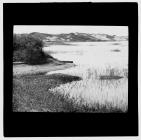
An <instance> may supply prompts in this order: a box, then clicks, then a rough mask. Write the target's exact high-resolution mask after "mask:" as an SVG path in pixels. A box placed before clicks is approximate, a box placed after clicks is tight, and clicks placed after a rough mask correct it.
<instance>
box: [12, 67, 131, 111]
mask: <svg viewBox="0 0 141 140" xmlns="http://www.w3.org/2000/svg"><path fill="white" fill-rule="evenodd" d="M97 72H98V71H97ZM97 72H96V71H93V70H92V69H91V70H90V69H89V70H88V71H86V73H83V74H84V75H85V77H84V76H82V75H81V76H79V75H78V74H76V75H75V73H74V72H73V74H74V76H72V75H73V74H59V73H56V74H50V75H44V74H41V73H39V74H34V75H33V74H26V75H16V76H14V78H13V111H18V112H96V113H98V112H101V113H105V112H126V111H127V110H128V102H127V100H128V98H127V97H126V96H127V95H128V93H127V91H126V85H124V84H123V83H124V82H122V79H121V81H119V80H116V81H115V80H111V79H110V80H109V79H108V80H106V79H105V80H101V79H98V78H96V77H98V76H99V77H100V76H101V74H99V73H97ZM114 72H115V73H112V72H111V71H108V72H106V73H105V75H107V76H110V77H111V76H112V77H114V76H117V75H116V74H118V75H119V71H118V72H116V71H115V70H114ZM121 74H122V73H121ZM123 74H124V75H126V74H125V73H123ZM124 75H122V76H124ZM95 76H96V77H95ZM124 80H125V81H127V78H126V79H124ZM111 91H112V92H111ZM124 91H125V92H124ZM85 95H90V96H89V97H91V99H93V100H91V99H88V101H90V102H87V96H85Z"/></svg>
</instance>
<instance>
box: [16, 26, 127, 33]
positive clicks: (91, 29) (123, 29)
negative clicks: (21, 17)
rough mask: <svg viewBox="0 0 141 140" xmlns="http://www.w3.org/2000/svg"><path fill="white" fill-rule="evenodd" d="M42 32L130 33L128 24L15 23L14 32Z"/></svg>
mask: <svg viewBox="0 0 141 140" xmlns="http://www.w3.org/2000/svg"><path fill="white" fill-rule="evenodd" d="M31 32H40V33H48V34H60V33H72V32H82V33H106V34H109V35H120V36H127V35H128V26H67V25H66V26H61V25H60V26H52V25H37V26H33V25H26V26H25V25H15V26H14V33H19V34H20V33H31Z"/></svg>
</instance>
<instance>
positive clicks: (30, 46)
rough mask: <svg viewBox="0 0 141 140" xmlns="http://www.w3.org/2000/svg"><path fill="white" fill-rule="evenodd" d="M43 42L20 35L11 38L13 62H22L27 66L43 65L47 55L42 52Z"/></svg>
mask: <svg viewBox="0 0 141 140" xmlns="http://www.w3.org/2000/svg"><path fill="white" fill-rule="evenodd" d="M43 45H44V44H43V41H42V40H40V39H39V38H37V37H34V36H31V35H27V34H22V35H15V34H14V36H13V50H14V52H13V61H22V62H25V63H27V64H34V65H35V64H43V63H46V62H47V58H49V55H45V54H44V53H43V51H42V47H43Z"/></svg>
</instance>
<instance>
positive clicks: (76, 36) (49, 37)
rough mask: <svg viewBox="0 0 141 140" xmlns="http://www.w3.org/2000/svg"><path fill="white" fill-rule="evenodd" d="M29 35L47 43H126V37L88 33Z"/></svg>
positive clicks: (35, 33)
mask: <svg viewBox="0 0 141 140" xmlns="http://www.w3.org/2000/svg"><path fill="white" fill-rule="evenodd" d="M30 35H32V36H34V37H37V38H40V39H42V40H44V41H47V42H52V41H54V42H55V41H57V42H59V41H64V42H83V41H84V42H85V41H90V42H93V41H126V40H128V37H127V36H117V35H108V34H88V33H78V32H76V33H62V34H45V33H38V32H33V33H30Z"/></svg>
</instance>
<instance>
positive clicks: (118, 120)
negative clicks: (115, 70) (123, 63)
mask: <svg viewBox="0 0 141 140" xmlns="http://www.w3.org/2000/svg"><path fill="white" fill-rule="evenodd" d="M3 14H4V15H3V19H4V22H3V25H4V30H3V33H4V136H5V137H23V136H24V137H48V136H51V137H57V136H63V137H64V136H68V137H70V136H138V74H137V72H138V3H135V2H132V3H131V2H126V3H125V2H124V3H121V2H119V3H86V2H85V3H28V4H27V3H4V4H3ZM14 25H85V26H87V25H92V26H94V25H99V26H100V25H101V26H102V25H105V26H128V29H129V110H128V113H125V114H124V113H119V114H117V113H114V114H113V113H110V114H101V113H99V114H91V113H24V112H12V68H13V65H12V52H13V50H12V45H13V26H14Z"/></svg>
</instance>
